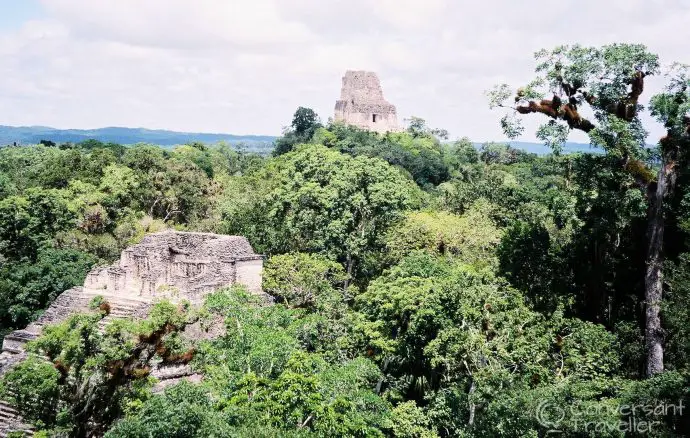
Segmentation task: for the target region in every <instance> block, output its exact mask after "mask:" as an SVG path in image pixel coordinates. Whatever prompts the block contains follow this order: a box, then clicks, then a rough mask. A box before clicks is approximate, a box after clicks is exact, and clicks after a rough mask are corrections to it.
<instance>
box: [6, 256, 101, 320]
mask: <svg viewBox="0 0 690 438" xmlns="http://www.w3.org/2000/svg"><path fill="white" fill-rule="evenodd" d="M95 261H96V260H95V258H94V257H93V256H91V255H90V254H87V253H84V252H80V251H75V250H71V249H54V248H45V249H42V250H40V251H39V252H38V254H37V256H36V260H35V262H33V263H31V262H28V261H21V262H14V261H13V262H7V263H4V264H3V265H2V266H0V300H2V302H3V303H4V305H3V306H0V328H3V329H4V328H20V327H24V326H26V325H27V324H28V323H29V322H31V321H33V320H34V319H35V318H36V317H38V315H39V314H40V312H41V311H42V310H43V309H44V308H46V307H47V306H48V305H49V304H50V303H51V302H52V301H53V300H54V299H55V298H56V297H57V296H58V295H59V294H61V293H62V292H64V291H65V290H67V289H69V288H71V287H73V286H76V285H80V284H83V282H84V277H86V273H87V272H88V271H89V269H91V267H92V266H93V264H94V262H95Z"/></svg>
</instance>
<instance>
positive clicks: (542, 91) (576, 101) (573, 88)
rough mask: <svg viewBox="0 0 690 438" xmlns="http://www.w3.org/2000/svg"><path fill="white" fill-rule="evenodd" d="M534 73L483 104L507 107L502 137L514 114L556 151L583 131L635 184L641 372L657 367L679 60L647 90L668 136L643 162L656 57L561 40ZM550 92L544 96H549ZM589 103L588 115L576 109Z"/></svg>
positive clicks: (685, 86) (680, 114)
mask: <svg viewBox="0 0 690 438" xmlns="http://www.w3.org/2000/svg"><path fill="white" fill-rule="evenodd" d="M535 58H536V60H537V62H538V65H537V67H536V69H535V73H536V77H535V79H534V80H533V81H532V82H530V83H529V84H527V85H526V86H525V87H521V88H519V89H518V90H517V92H516V93H515V96H514V99H513V102H510V103H508V102H509V99H510V97H511V96H512V95H513V91H512V89H511V88H510V87H509V86H508V85H506V84H502V85H499V86H497V87H495V88H494V90H493V91H491V92H489V93H488V96H489V100H490V106H491V107H492V108H494V107H503V108H507V109H509V112H508V114H506V115H505V116H504V117H503V118H502V120H501V126H502V127H503V130H504V132H505V133H506V135H508V136H509V137H512V138H515V137H517V136H519V135H520V134H522V132H523V131H524V128H523V126H522V125H521V123H520V122H521V119H520V118H519V117H520V116H523V115H528V114H541V115H544V116H546V117H548V118H549V119H550V120H548V121H547V122H546V123H545V124H543V125H541V126H540V127H539V129H538V130H537V133H536V135H537V137H538V138H539V139H541V140H543V141H544V142H545V143H546V144H547V145H550V146H551V147H553V148H554V149H555V150H556V151H559V150H560V148H561V147H562V145H563V143H565V140H566V139H567V137H568V135H569V133H570V131H572V130H579V131H582V132H584V133H586V134H587V135H588V136H589V138H590V141H591V143H592V144H593V145H596V146H600V147H602V148H603V149H604V150H605V151H606V153H607V154H609V155H611V156H613V157H615V158H616V160H615V162H616V163H617V164H616V165H617V166H620V167H621V168H622V169H623V170H624V171H625V172H626V173H627V174H629V176H630V178H631V181H632V182H634V183H635V184H637V186H638V187H639V188H640V190H642V192H643V194H644V196H645V199H646V202H647V210H648V226H647V234H646V246H647V258H646V270H645V277H644V284H645V347H646V374H647V375H648V376H651V375H654V374H656V373H659V372H661V371H663V369H664V365H663V331H662V328H661V318H660V312H659V309H660V302H661V299H662V292H663V290H662V287H663V285H662V257H663V237H664V209H663V206H664V197H665V196H666V195H667V194H668V193H669V192H670V191H671V190H672V189H673V187H674V184H675V180H676V172H677V168H678V165H679V161H680V160H682V159H683V158H684V156H683V155H684V152H685V150H686V149H687V146H688V144H689V143H690V138H689V137H690V135H689V134H690V115H689V113H690V90H689V88H690V79H689V76H688V69H687V67H685V66H680V65H677V64H674V65H673V67H672V68H671V69H670V70H669V73H668V75H669V78H668V85H667V87H666V89H665V91H664V92H663V93H661V94H658V95H656V96H653V97H652V99H651V103H650V109H651V114H652V115H653V116H655V117H656V118H657V119H658V120H659V121H660V122H662V123H663V124H664V126H665V128H666V130H667V134H666V136H665V137H663V138H662V139H661V140H659V142H658V147H657V150H658V154H659V156H660V158H661V160H660V161H661V163H660V166H657V165H656V163H654V162H653V160H650V156H651V154H650V152H651V151H650V150H649V149H648V148H647V147H646V141H645V140H646V137H647V132H646V131H645V129H644V127H643V124H642V121H641V119H640V114H641V112H642V110H643V109H644V107H643V106H642V104H641V103H640V96H641V95H642V93H643V91H644V82H645V78H647V77H648V76H650V75H656V74H659V73H660V70H661V69H660V65H659V59H658V56H657V55H655V54H653V53H650V52H649V51H648V50H647V48H646V47H645V46H643V45H640V44H612V45H607V46H603V47H600V48H596V47H582V46H579V45H575V46H560V47H556V48H555V49H553V50H541V51H539V52H537V53H536V54H535ZM548 97H550V98H548ZM584 107H589V109H590V110H591V111H592V112H593V114H594V118H593V119H589V118H586V117H585V116H583V115H582V109H583V108H584Z"/></svg>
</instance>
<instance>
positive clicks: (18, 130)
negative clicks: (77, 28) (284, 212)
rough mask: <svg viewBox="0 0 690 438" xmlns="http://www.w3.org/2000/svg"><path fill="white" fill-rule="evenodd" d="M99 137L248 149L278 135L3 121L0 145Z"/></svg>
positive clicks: (127, 141) (262, 145) (114, 140)
mask: <svg viewBox="0 0 690 438" xmlns="http://www.w3.org/2000/svg"><path fill="white" fill-rule="evenodd" d="M89 139H94V140H99V141H102V142H104V143H119V144H124V145H128V144H135V143H152V144H157V145H161V146H173V145H177V144H185V143H190V142H193V141H199V142H202V143H217V142H219V141H225V142H227V143H230V144H239V143H244V144H246V145H247V146H248V149H255V148H256V149H264V148H272V147H273V141H274V140H275V139H276V137H274V136H270V135H233V134H209V133H197V132H175V131H165V130H159V129H144V128H118V127H110V128H99V129H55V128H49V127H45V126H18V127H15V126H2V125H0V145H7V144H14V143H15V142H16V143H17V144H36V143H38V142H40V141H41V140H49V141H52V142H55V143H67V142H70V143H79V142H82V141H84V140H89Z"/></svg>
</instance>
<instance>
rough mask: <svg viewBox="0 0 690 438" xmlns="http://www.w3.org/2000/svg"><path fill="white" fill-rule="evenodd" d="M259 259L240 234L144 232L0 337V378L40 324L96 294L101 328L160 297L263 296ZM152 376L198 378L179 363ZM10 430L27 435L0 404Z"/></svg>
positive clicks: (0, 433)
mask: <svg viewBox="0 0 690 438" xmlns="http://www.w3.org/2000/svg"><path fill="white" fill-rule="evenodd" d="M263 260H264V258H263V256H261V255H258V254H255V253H254V250H253V249H252V247H251V245H250V244H249V242H248V241H247V239H246V238H244V237H241V236H226V235H219V234H211V233H187V232H179V231H163V232H160V233H153V234H149V235H147V236H145V237H144V239H143V240H142V241H141V243H139V244H137V245H134V246H131V247H129V248H127V249H125V250H124V251H123V252H122V254H121V256H120V260H118V261H117V262H115V263H114V264H113V265H110V266H105V267H96V268H94V269H92V270H91V272H89V274H88V275H87V276H86V280H85V281H84V286H83V287H74V288H72V289H69V290H67V291H65V292H63V293H62V294H61V295H60V296H58V297H57V298H56V299H55V301H54V302H53V303H52V304H51V305H50V307H49V308H48V309H46V311H45V312H44V313H43V315H41V317H40V318H39V319H38V320H36V321H34V322H33V323H31V324H30V325H29V326H28V327H26V328H24V329H22V330H16V331H14V332H12V333H9V334H8V335H7V336H5V337H4V339H3V342H2V351H1V352H0V376H2V375H3V374H4V373H5V372H7V370H9V369H10V368H11V367H13V366H14V365H16V364H17V363H19V362H21V361H22V360H24V359H25V358H26V357H27V353H26V351H25V344H26V343H27V342H28V341H31V340H33V339H36V338H37V337H38V336H40V334H41V332H42V329H43V327H44V326H45V325H47V324H55V323H58V322H60V321H64V320H65V319H67V318H68V317H69V316H70V315H72V314H74V313H77V312H88V311H90V310H89V302H90V301H91V300H92V299H93V298H94V297H96V296H102V297H103V298H105V299H106V300H107V301H108V303H109V304H110V305H111V308H112V310H111V312H110V313H109V314H108V315H107V316H106V317H105V318H104V319H103V320H101V322H100V323H99V325H100V327H101V328H102V329H103V328H104V327H105V326H106V325H107V324H109V323H110V322H111V321H113V320H116V319H121V318H128V317H131V318H145V317H146V315H147V314H148V311H149V310H150V308H151V306H152V305H153V303H154V302H155V301H156V300H157V299H160V298H165V299H169V300H170V301H173V302H179V301H181V300H186V301H189V302H191V303H192V304H200V303H201V302H202V301H203V298H204V297H205V296H206V295H207V294H209V293H210V292H213V291H214V290H216V289H220V288H223V287H229V286H232V285H235V284H238V285H244V286H245V287H246V288H247V289H248V290H249V291H251V292H253V293H256V294H260V295H262V296H264V297H267V296H266V295H265V294H264V293H263V292H262V290H261V277H262V269H263ZM220 326H221V327H222V326H223V324H222V321H220ZM151 374H152V376H153V377H156V378H157V379H158V380H159V387H164V386H167V385H169V384H172V383H174V382H176V381H179V380H181V379H187V380H192V381H193V380H195V379H197V380H198V379H199V378H200V376H199V375H198V374H195V373H194V371H193V370H192V369H191V368H190V367H189V366H188V365H183V364H182V365H172V366H163V365H161V366H158V367H157V368H155V369H153V370H152V373H151ZM12 431H24V432H25V433H26V435H31V434H32V428H31V426H30V425H27V424H25V423H24V421H23V420H22V418H21V413H20V412H17V411H15V410H14V409H12V408H11V407H10V406H9V405H8V404H7V403H5V402H3V401H2V400H0V438H2V437H5V436H7V434H8V433H10V432H12Z"/></svg>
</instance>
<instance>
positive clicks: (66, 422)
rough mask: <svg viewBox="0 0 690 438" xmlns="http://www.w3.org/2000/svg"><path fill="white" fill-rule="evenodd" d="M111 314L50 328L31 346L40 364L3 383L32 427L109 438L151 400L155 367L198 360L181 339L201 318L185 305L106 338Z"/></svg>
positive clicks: (160, 306) (113, 328) (120, 324)
mask: <svg viewBox="0 0 690 438" xmlns="http://www.w3.org/2000/svg"><path fill="white" fill-rule="evenodd" d="M94 304H95V303H94ZM106 314H107V311H106V310H102V309H101V310H100V311H97V312H95V313H80V314H75V315H72V316H70V317H69V318H68V319H67V320H65V321H63V322H60V323H58V324H55V325H49V326H46V327H44V328H43V334H42V335H41V336H40V337H38V338H37V339H35V340H34V341H31V342H30V343H29V344H28V345H27V349H28V351H29V352H31V353H35V354H36V357H37V359H32V360H30V361H29V362H28V363H27V364H26V365H23V366H19V367H17V368H13V369H11V370H10V371H9V372H8V373H7V374H5V375H4V376H3V379H2V388H4V389H5V390H6V391H9V393H8V394H9V395H10V402H12V403H13V404H14V406H15V407H17V408H20V409H21V410H22V413H23V414H26V415H27V417H28V418H26V419H27V420H29V421H41V422H42V424H41V425H42V426H43V427H45V429H48V430H50V429H53V432H57V434H58V435H60V433H59V432H62V433H68V434H69V436H74V437H77V438H81V437H86V436H102V435H103V433H104V432H105V430H107V428H109V426H110V425H111V423H112V422H113V421H114V420H116V419H117V418H118V417H120V416H121V415H122V413H123V410H124V408H125V405H126V404H127V403H128V402H133V401H138V402H139V403H141V402H142V400H141V398H145V393H146V389H147V388H148V387H149V386H150V383H151V382H150V381H149V378H148V377H149V374H150V371H151V367H152V365H154V364H155V363H160V362H162V363H163V364H180V363H182V364H184V363H187V362H189V360H191V357H192V356H193V350H186V349H185V348H187V345H185V343H183V342H180V339H179V337H178V336H177V334H178V333H179V332H180V331H181V330H183V329H184V328H185V326H186V325H187V324H189V323H193V322H195V321H196V319H198V317H197V315H196V314H195V313H194V312H186V311H185V306H184V305H181V306H177V305H173V304H171V303H170V302H166V301H162V302H158V303H156V304H155V305H154V307H153V308H152V309H151V312H150V314H149V316H148V318H147V319H144V320H142V321H137V322H133V321H129V320H118V321H113V322H112V323H110V324H109V325H108V326H107V328H106V329H105V330H101V329H100V327H99V322H100V321H101V320H102V319H103V318H104V317H105V316H106ZM39 358H40V359H39ZM43 358H46V359H47V360H48V361H49V362H48V363H46V362H44V361H43V360H44V359H43ZM27 374H29V375H27ZM8 394H4V395H8ZM135 404H136V403H135ZM51 436H52V435H51Z"/></svg>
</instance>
